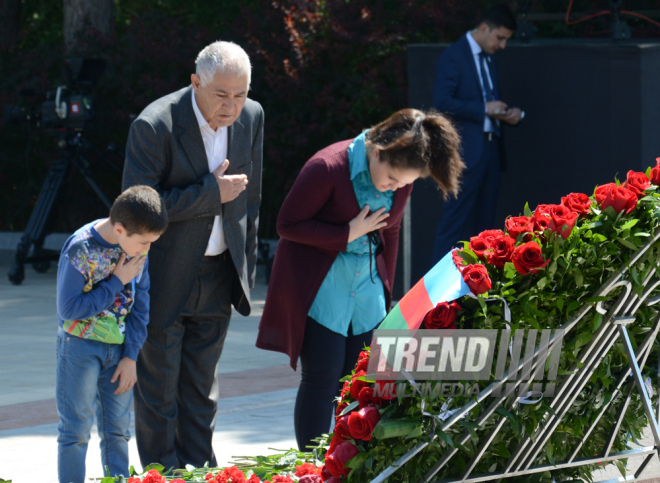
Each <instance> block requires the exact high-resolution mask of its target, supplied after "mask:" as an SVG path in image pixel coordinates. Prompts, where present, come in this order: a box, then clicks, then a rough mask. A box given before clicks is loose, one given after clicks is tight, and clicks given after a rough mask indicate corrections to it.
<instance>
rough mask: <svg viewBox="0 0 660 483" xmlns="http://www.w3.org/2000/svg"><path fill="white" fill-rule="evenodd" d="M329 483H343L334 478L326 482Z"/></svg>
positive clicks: (339, 479)
mask: <svg viewBox="0 0 660 483" xmlns="http://www.w3.org/2000/svg"><path fill="white" fill-rule="evenodd" d="M326 481H327V482H328V483H341V478H335V477H334V476H332V477H330V479H328V480H326Z"/></svg>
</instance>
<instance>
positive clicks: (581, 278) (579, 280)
mask: <svg viewBox="0 0 660 483" xmlns="http://www.w3.org/2000/svg"><path fill="white" fill-rule="evenodd" d="M573 277H575V285H577V286H578V287H582V285H584V275H582V272H581V271H580V269H579V268H576V269H575V271H574V272H573Z"/></svg>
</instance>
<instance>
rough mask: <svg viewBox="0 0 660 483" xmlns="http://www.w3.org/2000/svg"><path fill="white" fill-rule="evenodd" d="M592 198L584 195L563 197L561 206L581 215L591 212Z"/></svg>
mask: <svg viewBox="0 0 660 483" xmlns="http://www.w3.org/2000/svg"><path fill="white" fill-rule="evenodd" d="M592 203H593V202H592V201H591V198H589V197H588V196H587V195H585V194H584V193H569V194H568V195H566V196H562V197H561V204H562V205H564V206H565V207H566V208H568V209H569V210H571V211H574V212H575V213H577V214H579V215H586V214H587V213H589V212H591V204H592Z"/></svg>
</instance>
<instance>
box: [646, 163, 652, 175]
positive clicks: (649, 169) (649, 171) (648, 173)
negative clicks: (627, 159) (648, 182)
mask: <svg viewBox="0 0 660 483" xmlns="http://www.w3.org/2000/svg"><path fill="white" fill-rule="evenodd" d="M646 177H647V178H650V177H651V166H649V167H648V168H646Z"/></svg>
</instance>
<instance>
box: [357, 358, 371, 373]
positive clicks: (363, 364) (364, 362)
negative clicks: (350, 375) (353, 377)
mask: <svg viewBox="0 0 660 483" xmlns="http://www.w3.org/2000/svg"><path fill="white" fill-rule="evenodd" d="M367 367H369V359H360V361H359V362H358V363H357V366H355V372H360V371H364V372H365V373H366V372H367Z"/></svg>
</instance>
